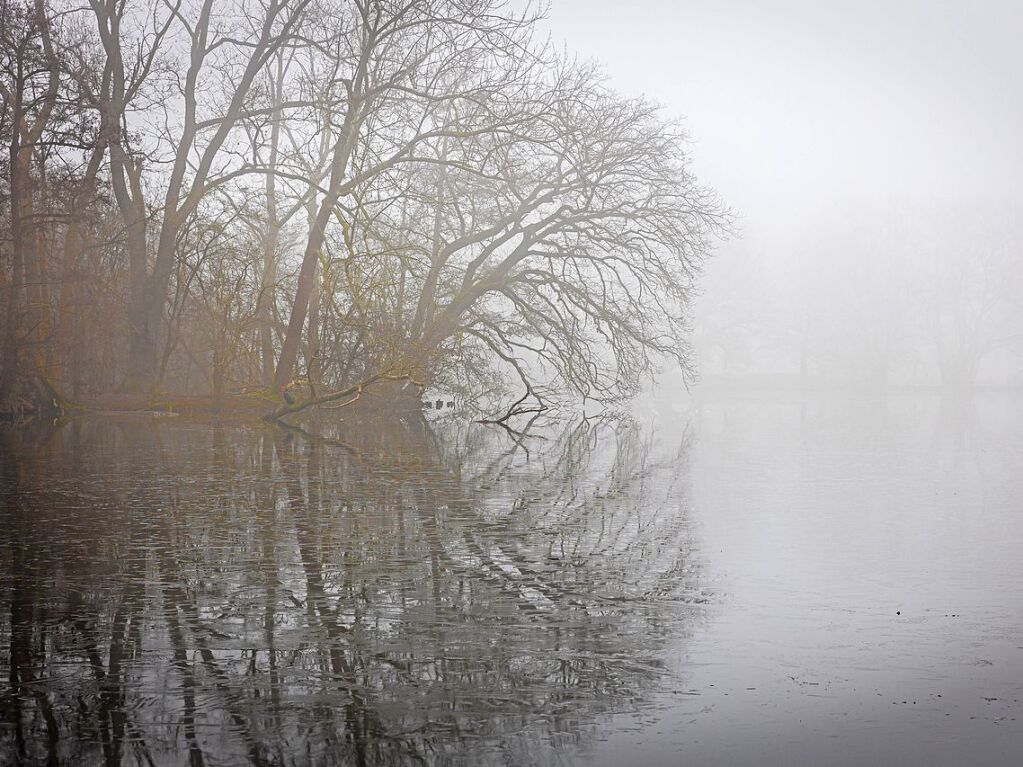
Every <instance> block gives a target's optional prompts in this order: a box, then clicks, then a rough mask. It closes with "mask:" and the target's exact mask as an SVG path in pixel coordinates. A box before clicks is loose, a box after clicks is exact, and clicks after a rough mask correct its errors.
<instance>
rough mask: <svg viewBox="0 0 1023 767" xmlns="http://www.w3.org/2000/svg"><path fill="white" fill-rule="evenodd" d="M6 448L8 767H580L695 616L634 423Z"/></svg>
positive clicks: (85, 432)
mask: <svg viewBox="0 0 1023 767" xmlns="http://www.w3.org/2000/svg"><path fill="white" fill-rule="evenodd" d="M5 439H7V440H8V442H7V443H6V444H5V445H4V446H3V467H2V471H3V475H2V482H3V485H2V488H0V492H2V497H3V514H4V518H5V522H6V523H5V524H4V525H3V528H2V532H0V546H2V571H0V574H2V581H0V583H2V599H3V605H4V612H3V616H2V619H0V620H2V624H0V641H2V642H3V645H4V647H5V648H6V650H5V651H4V652H3V653H2V654H0V658H2V663H3V664H4V665H5V666H6V668H4V669H3V672H5V673H6V675H7V677H8V678H9V681H10V684H9V686H8V688H7V689H6V690H5V691H4V692H3V694H2V700H0V706H2V714H3V730H2V736H0V761H4V762H15V761H25V762H30V763H54V764H56V763H76V764H77V763H97V764H98V763H105V764H165V763H166V764H180V763H181V762H182V761H183V759H184V755H185V754H186V753H187V756H188V760H189V764H191V765H202V764H207V763H211V764H212V763H215V764H225V763H253V764H281V765H292V764H296V765H300V764H357V765H376V764H479V763H530V764H543V763H564V762H570V761H573V759H574V758H577V757H578V756H579V754H580V753H581V752H584V751H585V749H586V748H587V747H588V746H590V747H592V741H593V740H594V738H595V737H596V736H598V735H599V731H600V728H601V727H602V725H603V724H606V723H607V721H608V719H607V717H606V716H605V715H606V714H610V713H612V712H616V711H622V710H629V709H632V708H635V707H636V706H637V705H639V704H640V703H641V701H642V700H643V697H644V695H645V694H647V693H649V692H650V691H651V690H652V688H653V687H654V686H655V685H656V684H658V683H659V682H661V681H663V680H664V679H666V678H667V677H668V676H669V675H668V672H667V670H666V668H665V660H666V657H667V653H668V647H669V639H670V640H671V642H672V644H675V643H677V642H678V641H679V640H678V637H679V636H680V635H684V634H685V633H686V632H687V631H688V627H689V626H691V625H692V622H693V620H694V619H695V616H697V615H698V614H699V613H698V608H697V607H695V606H694V603H695V602H698V601H700V599H699V596H698V592H697V590H696V584H695V576H694V574H693V573H692V572H691V568H692V566H693V565H692V557H691V554H690V540H689V533H688V530H687V524H686V509H685V503H686V500H685V483H686V481H687V472H686V469H685V460H686V443H685V440H684V439H683V440H682V444H681V447H680V448H679V449H678V450H677V451H670V452H669V453H668V454H665V455H660V453H661V452H662V451H661V449H660V447H659V446H658V443H656V442H655V441H654V440H653V439H652V438H651V437H649V436H647V435H644V433H643V431H642V430H641V429H639V428H638V427H636V426H635V425H634V424H633V423H631V422H628V421H618V422H592V421H591V422H586V421H584V422H580V423H576V424H572V425H570V426H567V427H564V426H562V427H560V428H554V427H550V428H547V429H545V430H543V431H542V432H541V433H540V434H538V435H537V436H533V437H529V438H526V439H512V438H509V436H508V435H506V434H504V433H500V432H497V431H495V430H493V429H487V428H485V427H481V426H466V425H462V426H454V425H451V426H448V427H445V428H443V429H437V428H432V427H430V426H429V425H428V424H427V423H426V421H424V420H422V419H418V418H417V419H402V420H398V419H395V420H392V421H389V422H388V424H387V425H386V426H385V425H381V424H379V423H377V424H363V425H361V426H360V425H356V424H351V423H350V424H348V425H347V426H346V427H345V432H344V442H343V443H342V442H341V441H339V440H332V439H322V438H310V437H308V436H307V435H304V434H295V433H292V432H287V431H279V430H271V429H269V428H268V429H267V430H265V431H252V430H245V429H240V428H233V427H227V426H223V427H221V426H213V427H210V426H209V425H194V424H193V425H189V424H177V423H171V422H162V423H158V422H155V421H154V422H148V421H141V420H138V421H128V420H125V421H123V422H119V423H114V424H112V423H110V422H91V421H78V422H74V423H72V424H70V425H69V426H67V427H65V428H64V429H63V430H62V431H60V432H59V433H57V434H55V435H49V436H48V437H47V438H46V439H45V440H43V441H41V442H38V443H35V444H33V445H29V444H25V443H18V442H17V441H16V440H14V438H13V437H12V436H11V435H7V436H6V437H5ZM659 456H660V457H659ZM19 457H20V458H19Z"/></svg>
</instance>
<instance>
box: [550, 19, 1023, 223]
mask: <svg viewBox="0 0 1023 767" xmlns="http://www.w3.org/2000/svg"><path fill="white" fill-rule="evenodd" d="M547 27H548V29H549V31H550V33H551V35H552V37H553V39H554V41H555V42H556V43H559V44H561V43H563V44H564V46H565V47H566V48H567V50H568V51H569V52H570V53H575V54H577V55H579V56H580V57H582V58H596V59H598V60H599V61H600V62H602V63H603V64H604V66H605V69H606V71H607V73H608V75H609V76H610V80H611V82H612V84H613V85H614V87H616V88H617V89H618V90H620V91H622V92H623V93H626V94H632V95H638V94H645V95H647V96H649V97H651V98H653V99H655V100H657V101H658V102H660V103H662V104H663V105H664V106H665V107H666V109H667V112H668V113H669V114H671V115H673V116H680V117H683V118H684V124H685V125H686V128H687V130H688V131H689V132H690V134H691V136H692V138H693V140H694V145H693V147H692V153H693V157H694V168H695V169H696V171H697V174H698V176H699V177H700V178H701V179H702V180H703V181H705V182H706V183H708V184H710V185H711V186H713V187H715V188H716V189H717V190H718V191H719V192H720V193H721V195H722V197H723V198H724V199H725V201H726V202H728V203H729V204H730V205H731V206H733V207H734V208H735V209H736V210H737V211H738V212H740V213H741V214H742V215H743V217H744V225H743V228H744V229H746V230H747V232H748V231H749V230H750V229H751V228H752V229H754V230H760V231H763V232H765V233H766V232H768V231H773V232H776V233H781V232H782V231H784V230H786V229H789V228H790V227H792V226H793V225H795V224H796V222H797V221H799V220H800V219H805V217H806V216H812V215H813V213H814V211H816V210H818V209H820V208H825V207H834V206H835V205H836V204H842V203H844V202H848V201H865V200H870V201H874V202H877V201H881V202H883V201H884V200H886V199H902V198H911V199H921V198H922V199H927V198H930V197H938V198H942V199H945V200H963V199H970V198H975V197H990V198H1004V197H1013V198H1015V199H1016V200H1019V199H1020V198H1021V197H1023V195H1021V194H1020V192H1021V189H1023V181H1021V175H1023V54H1021V51H1023V0H1017V1H1016V2H1012V1H1011V0H1010V1H1008V2H992V1H991V0H982V1H981V2H969V3H968V2H963V1H962V0H959V1H958V2H949V1H948V0H897V1H894V2H883V1H881V0H857V1H856V2H852V1H850V0H841V1H840V2H831V1H830V0H822V1H820V2H812V0H776V1H773V2H772V1H770V0H765V1H764V2H756V0H726V1H723V2H722V1H719V0H714V1H713V2H712V1H710V0H705V1H704V2H697V1H695V0H683V1H682V2H667V1H663V0H633V1H632V2H627V1H626V0H621V1H619V2H616V1H615V0H553V2H552V6H551V8H550V12H549V22H548V24H547Z"/></svg>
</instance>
